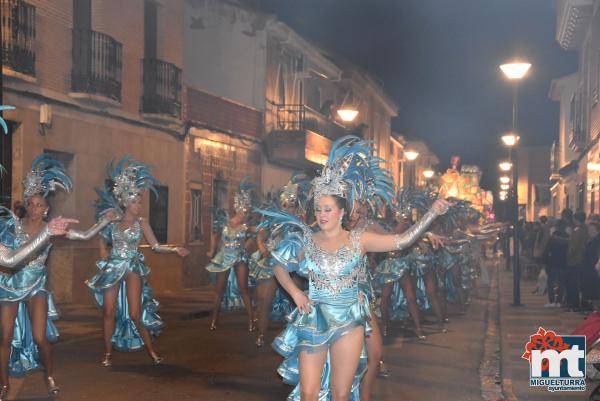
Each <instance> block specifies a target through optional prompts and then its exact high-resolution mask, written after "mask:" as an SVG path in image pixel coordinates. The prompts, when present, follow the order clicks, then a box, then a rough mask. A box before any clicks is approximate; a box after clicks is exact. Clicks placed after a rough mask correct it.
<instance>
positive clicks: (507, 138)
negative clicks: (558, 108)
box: [500, 62, 531, 306]
mask: <svg viewBox="0 0 600 401" xmlns="http://www.w3.org/2000/svg"><path fill="white" fill-rule="evenodd" d="M530 68H531V64H530V63H526V62H512V63H506V64H502V65H501V66H500V70H502V72H503V73H504V76H505V77H506V78H508V79H509V80H510V81H511V82H513V101H512V132H511V133H510V134H507V135H504V136H502V142H504V144H505V145H506V146H507V147H508V148H509V157H510V159H511V162H512V173H513V185H512V192H513V202H512V203H513V208H514V210H513V216H512V217H513V255H512V257H513V306H521V266H520V263H519V173H518V171H519V166H518V157H517V154H516V151H515V152H512V149H513V148H516V146H517V144H518V143H519V136H518V135H517V132H518V126H517V121H518V114H517V113H518V105H519V82H520V81H521V79H523V77H525V75H526V74H527V72H528V71H529V69H530ZM513 153H514V157H512V155H513Z"/></svg>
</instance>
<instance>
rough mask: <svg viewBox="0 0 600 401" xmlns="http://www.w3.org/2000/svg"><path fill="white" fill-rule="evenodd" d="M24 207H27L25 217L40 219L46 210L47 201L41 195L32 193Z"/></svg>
mask: <svg viewBox="0 0 600 401" xmlns="http://www.w3.org/2000/svg"><path fill="white" fill-rule="evenodd" d="M25 208H26V209H27V217H28V218H29V219H30V220H41V219H42V218H43V217H44V215H45V214H46V213H47V212H48V202H47V201H46V198H44V197H43V196H41V195H33V196H32V197H31V198H29V199H27V202H26V203H25Z"/></svg>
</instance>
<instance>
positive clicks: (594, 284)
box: [581, 221, 600, 311]
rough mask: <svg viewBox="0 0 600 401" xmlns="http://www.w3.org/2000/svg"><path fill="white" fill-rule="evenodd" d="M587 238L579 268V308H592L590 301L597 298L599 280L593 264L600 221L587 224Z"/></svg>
mask: <svg viewBox="0 0 600 401" xmlns="http://www.w3.org/2000/svg"><path fill="white" fill-rule="evenodd" d="M587 227H588V234H589V240H588V242H587V244H586V246H585V252H584V257H583V265H582V270H581V309H582V310H583V311H591V310H592V302H593V301H595V300H597V299H598V295H599V288H598V287H599V285H600V280H599V279H598V273H597V272H596V269H595V266H596V263H598V255H599V254H600V222H596V221H592V222H590V223H589V224H588V225H587Z"/></svg>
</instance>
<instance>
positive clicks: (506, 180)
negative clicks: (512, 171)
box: [500, 175, 510, 184]
mask: <svg viewBox="0 0 600 401" xmlns="http://www.w3.org/2000/svg"><path fill="white" fill-rule="evenodd" d="M500 183H501V184H508V183H510V177H509V176H507V175H503V176H502V177H500Z"/></svg>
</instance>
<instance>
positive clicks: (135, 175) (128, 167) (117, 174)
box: [107, 156, 160, 206]
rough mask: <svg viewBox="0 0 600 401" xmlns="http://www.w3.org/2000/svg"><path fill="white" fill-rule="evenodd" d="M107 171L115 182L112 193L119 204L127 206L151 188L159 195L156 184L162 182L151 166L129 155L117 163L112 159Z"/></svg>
mask: <svg viewBox="0 0 600 401" xmlns="http://www.w3.org/2000/svg"><path fill="white" fill-rule="evenodd" d="M107 173H108V176H109V177H110V179H111V180H112V182H113V186H112V195H113V196H114V197H115V198H116V200H117V201H118V203H119V205H121V206H126V205H127V203H129V202H130V201H131V200H132V199H134V198H136V197H138V196H140V195H141V194H142V193H143V192H144V191H145V190H149V191H151V192H152V193H154V195H155V196H158V193H157V192H156V188H155V187H156V186H157V185H159V184H160V182H159V181H158V180H157V179H156V177H154V175H152V172H151V167H150V166H149V165H147V164H144V163H142V162H138V161H136V160H133V159H132V158H131V157H129V156H127V157H124V158H123V159H121V160H119V162H118V163H117V164H116V165H115V163H114V161H111V162H110V164H109V165H108V167H107Z"/></svg>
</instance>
